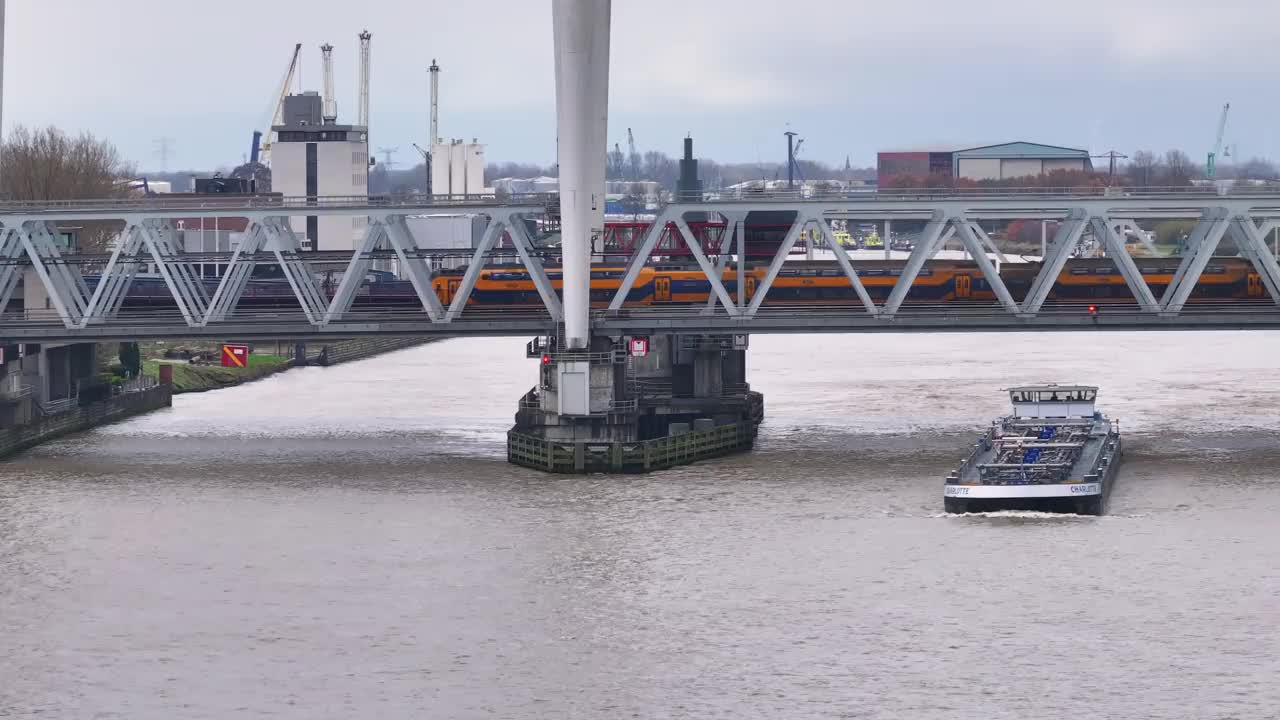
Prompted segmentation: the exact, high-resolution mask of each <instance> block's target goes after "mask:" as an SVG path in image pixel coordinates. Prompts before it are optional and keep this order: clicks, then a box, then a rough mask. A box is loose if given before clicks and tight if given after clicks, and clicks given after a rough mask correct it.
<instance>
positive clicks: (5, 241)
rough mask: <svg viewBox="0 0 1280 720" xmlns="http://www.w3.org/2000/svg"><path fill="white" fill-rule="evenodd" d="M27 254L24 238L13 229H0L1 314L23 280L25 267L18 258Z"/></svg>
mask: <svg viewBox="0 0 1280 720" xmlns="http://www.w3.org/2000/svg"><path fill="white" fill-rule="evenodd" d="M24 252H26V248H25V247H24V246H23V244H22V237H21V236H20V235H18V232H17V231H16V230H14V229H13V228H8V227H0V313H3V312H4V309H5V308H6V307H8V306H9V298H10V296H12V295H13V291H14V288H16V287H18V281H19V280H21V279H22V268H23V266H22V265H20V264H18V258H20V257H22V254H23V253H24Z"/></svg>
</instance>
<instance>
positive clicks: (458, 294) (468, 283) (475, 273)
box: [444, 218, 515, 323]
mask: <svg viewBox="0 0 1280 720" xmlns="http://www.w3.org/2000/svg"><path fill="white" fill-rule="evenodd" d="M501 232H502V221H501V220H499V219H497V218H490V219H489V225H488V226H487V227H485V229H484V234H483V235H481V236H480V244H479V245H477V246H476V250H475V252H473V253H472V254H471V262H470V263H468V264H467V271H466V272H465V273H463V274H462V283H461V284H459V285H458V289H457V290H455V291H454V292H453V300H452V301H450V303H449V309H448V311H447V312H445V316H444V322H446V323H448V322H453V321H454V320H455V319H457V317H458V316H459V315H461V314H462V311H463V309H465V308H466V307H467V301H468V300H470V299H471V291H472V290H474V289H475V287H476V281H477V280H479V279H480V271H481V270H484V261H485V256H487V255H488V254H489V251H490V250H492V249H493V245H494V243H495V242H497V240H498V236H499V235H500V234H501ZM514 240H515V238H512V241H513V242H514Z"/></svg>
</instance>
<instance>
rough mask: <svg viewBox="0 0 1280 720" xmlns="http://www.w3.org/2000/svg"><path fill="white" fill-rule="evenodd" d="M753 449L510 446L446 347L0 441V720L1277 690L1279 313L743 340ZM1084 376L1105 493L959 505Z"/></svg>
mask: <svg viewBox="0 0 1280 720" xmlns="http://www.w3.org/2000/svg"><path fill="white" fill-rule="evenodd" d="M749 365H750V373H751V380H752V382H753V385H754V386H755V387H756V388H757V389H760V390H762V391H764V393H765V395H766V405H767V411H766V412H767V419H766V422H765V425H764V426H762V431H761V437H760V441H759V445H758V448H757V450H756V451H755V452H753V453H751V454H749V455H744V456H739V457H733V458H727V459H723V460H718V461H713V462H706V463H702V464H699V465H696V466H692V467H687V468H681V469H677V470H674V471H669V472H662V473H655V474H653V475H649V476H634V477H602V476H596V477H550V476H545V475H541V474H538V473H535V472H531V471H527V470H523V469H519V468H515V467H511V466H508V465H507V464H506V463H505V462H504V454H503V453H504V450H503V433H504V432H505V430H506V429H507V427H508V425H509V423H510V421H511V417H512V415H513V412H514V408H515V403H516V400H517V398H518V397H519V396H520V395H521V394H522V393H523V392H524V391H526V390H528V388H529V386H530V385H532V384H533V382H534V380H535V376H536V367H535V364H534V361H529V360H524V359H523V344H522V343H521V342H520V341H517V340H510V339H502V340H451V341H445V342H441V343H437V344H434V345H428V346H424V347H420V348H415V349H411V350H407V351H402V352H398V353H395V354H392V355H388V356H384V357H381V358H376V359H373V360H367V361H363V362H359V363H353V364H350V365H345V366H339V367H335V368H327V369H321V368H308V369H302V370H297V371H293V372H289V373H286V374H283V375H279V376H275V377H272V378H269V379H267V380H263V381H261V382H258V383H255V384H252V385H247V386H242V387H238V388H232V389H228V390H221V391H217V392H213V393H207V394H204V395H194V396H181V397H179V398H177V399H176V400H175V402H174V407H173V408H172V409H170V410H167V411H162V412H158V413H155V414H152V415H149V416H145V417H142V418H138V419H134V420H132V421H129V422H125V423H121V424H118V425H114V426H110V427H106V428H101V429H98V430H96V431H93V432H90V433H86V434H83V435H80V436H76V437H72V438H68V439H65V440H62V441H59V442H54V443H51V444H48V445H46V446H44V447H41V448H38V449H36V450H33V451H30V452H28V453H26V454H23V455H21V456H19V457H17V458H14V459H12V460H10V461H7V462H3V463H0V716H14V717H28V716H40V717H50V718H80V717H84V718H143V719H156V720H159V719H161V718H164V719H169V718H228V717H259V716H270V717H278V718H308V719H309V718H355V717H360V718H366V717H369V718H372V717H387V718H404V717H423V718H620V717H630V718H685V717H691V718H701V717H712V718H748V717H758V718H957V717H966V718H967V717H975V718H1011V719H1012V718H1018V719H1023V718H1041V717H1043V718H1050V717H1093V718H1104V717H1112V718H1263V717H1275V716H1276V713H1277V712H1280V711H1278V710H1277V709H1278V708H1280V440H1278V438H1280V335H1277V334H1271V333H1207V332H1206V333H1198V334H1174V333H1149V334H1119V333H1112V334H1100V333H1099V334H1018V335H844V336H813V337H787V336H757V337H753V338H752V349H751V355H750V360H749ZM1023 381H1054V382H1087V383H1094V384H1098V385H1100V386H1101V387H1102V390H1101V393H1100V398H1099V402H1100V405H1101V406H1102V407H1104V408H1105V409H1106V410H1107V411H1108V412H1109V413H1110V414H1112V415H1113V416H1117V417H1119V418H1120V419H1121V420H1122V424H1123V425H1122V427H1123V429H1124V432H1125V435H1126V438H1125V443H1126V449H1127V451H1128V452H1127V456H1126V459H1125V461H1124V465H1123V467H1122V470H1121V476H1120V482H1119V484H1118V485H1117V487H1116V491H1115V494H1114V495H1113V497H1112V503H1111V514H1110V515H1109V516H1107V517H1102V518H1083V517H1075V516H1047V515H1038V514H1034V513H1003V514H1001V513H997V514H992V515H974V516H963V517H946V516H943V515H942V514H941V512H940V510H941V505H942V500H941V489H942V488H941V478H942V477H943V476H944V475H945V474H946V472H947V471H948V470H949V469H950V467H951V466H952V465H953V464H954V463H955V462H956V461H957V460H958V459H959V457H960V455H961V453H962V450H963V448H964V447H965V446H966V445H967V444H968V443H969V442H970V441H971V440H972V438H973V437H974V436H975V435H976V433H977V432H978V431H979V430H981V429H982V428H983V427H985V425H986V424H987V422H988V421H989V420H990V419H991V418H993V417H995V416H996V415H999V414H1001V413H1002V412H1003V411H1004V410H1005V403H1006V398H1005V396H1004V395H1003V394H1002V393H1001V392H1000V391H999V390H1000V388H1001V387H1005V386H1008V385H1010V384H1014V383H1018V382H1023Z"/></svg>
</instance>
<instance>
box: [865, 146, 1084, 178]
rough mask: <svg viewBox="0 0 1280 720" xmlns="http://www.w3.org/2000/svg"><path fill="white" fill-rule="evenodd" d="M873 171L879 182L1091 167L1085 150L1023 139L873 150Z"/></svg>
mask: <svg viewBox="0 0 1280 720" xmlns="http://www.w3.org/2000/svg"><path fill="white" fill-rule="evenodd" d="M876 170H877V172H876V175H877V177H878V180H879V184H880V185H881V186H888V185H890V184H892V183H893V182H894V180H895V179H899V178H903V177H907V178H913V179H916V180H924V179H927V178H929V177H930V176H934V177H945V178H950V179H956V178H963V179H966V180H975V181H981V180H1009V179H1012V178H1019V177H1028V176H1035V175H1043V174H1047V173H1050V172H1053V171H1055V170H1076V171H1085V172H1092V171H1093V162H1092V161H1091V160H1090V159H1089V151H1088V150H1079V149H1076V148H1067V147H1061V146H1058V145H1043V144H1040V143H1032V142H1025V141H1017V142H1009V143H1002V144H999V145H982V146H977V147H971V146H970V147H932V148H919V149H912V150H891V151H884V152H880V153H878V154H877V157H876Z"/></svg>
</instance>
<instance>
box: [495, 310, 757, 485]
mask: <svg viewBox="0 0 1280 720" xmlns="http://www.w3.org/2000/svg"><path fill="white" fill-rule="evenodd" d="M528 354H529V356H530V357H533V358H536V359H538V361H539V363H540V370H539V380H538V386H537V387H535V388H533V389H532V390H530V391H529V393H527V394H526V395H525V396H524V397H523V398H521V400H520V407H519V409H518V410H517V412H516V417H515V425H514V426H513V427H512V429H511V431H510V432H509V433H508V438H507V458H508V460H509V461H510V462H512V463H514V464H516V465H523V466H525V467H531V468H536V469H539V470H545V471H549V472H562V473H584V472H606V473H627V472H647V471H650V470H659V469H663V468H669V467H674V466H676V465H683V464H688V463H692V462H696V461H698V460H703V459H706V458H711V457H716V456H720V455H726V454H729V453H734V452H741V451H745V450H749V449H751V447H752V445H753V444H754V442H755V437H756V430H757V427H758V425H759V424H760V422H761V420H762V419H763V417H764V398H763V397H762V396H761V395H760V393H757V392H753V391H752V390H751V387H750V385H749V384H748V383H747V376H746V354H747V350H746V347H745V336H741V335H739V336H734V335H673V334H667V335H653V336H647V337H634V336H623V337H614V338H608V337H596V338H593V340H592V344H591V347H590V350H589V352H581V351H575V350H567V349H562V348H560V347H559V346H558V345H557V344H553V343H552V342H551V341H550V340H548V339H546V338H539V339H536V340H534V341H533V342H531V343H529V348H528ZM584 377H585V379H584ZM582 384H585V385H586V386H587V387H588V392H587V397H586V398H585V410H583V409H581V408H579V407H577V405H578V404H579V403H581V402H583V399H582V398H581V397H578V395H579V393H580V391H579V390H578V387H579V386H580V385H582Z"/></svg>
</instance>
